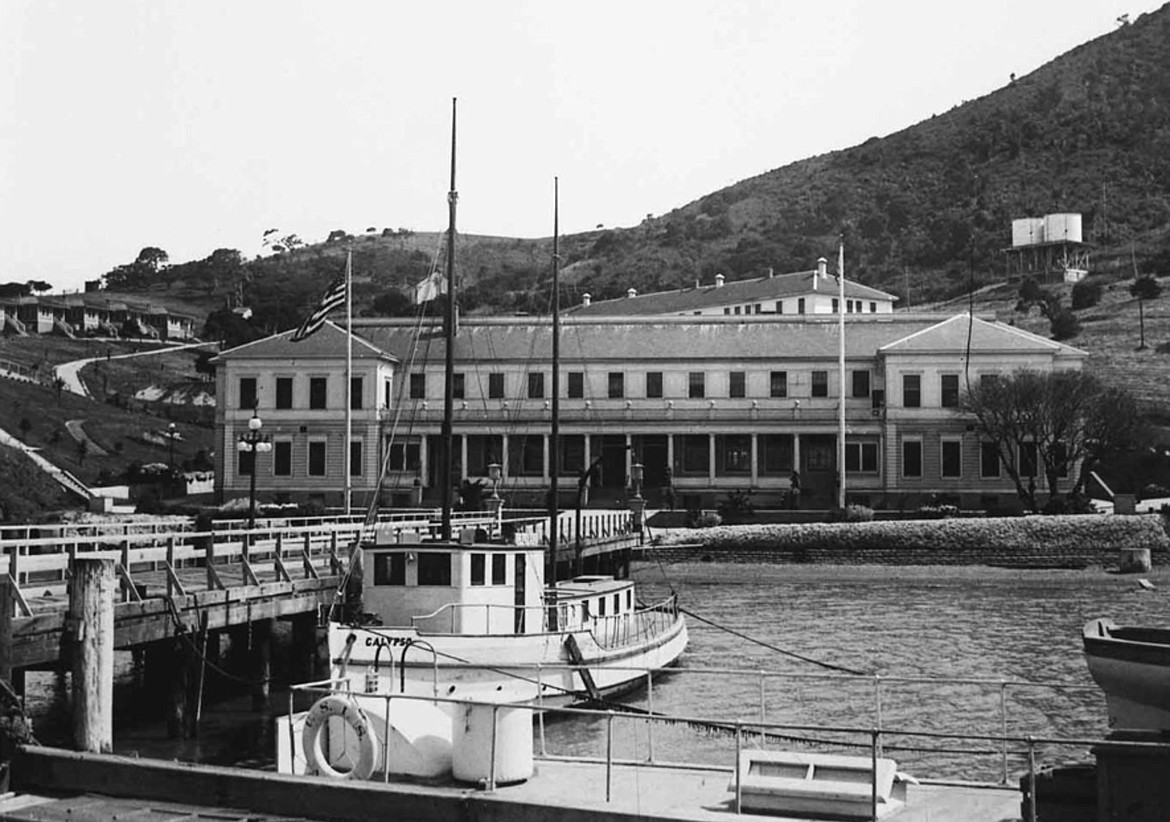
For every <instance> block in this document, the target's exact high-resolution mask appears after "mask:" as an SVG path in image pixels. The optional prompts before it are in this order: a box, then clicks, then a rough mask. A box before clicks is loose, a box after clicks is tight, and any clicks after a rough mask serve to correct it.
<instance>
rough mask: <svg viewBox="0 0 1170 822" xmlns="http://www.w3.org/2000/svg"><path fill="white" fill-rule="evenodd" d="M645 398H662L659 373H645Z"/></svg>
mask: <svg viewBox="0 0 1170 822" xmlns="http://www.w3.org/2000/svg"><path fill="white" fill-rule="evenodd" d="M646 396H647V397H649V398H651V399H660V398H661V397H662V372H661V371H648V372H646Z"/></svg>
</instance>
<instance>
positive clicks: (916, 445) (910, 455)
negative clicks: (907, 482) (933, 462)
mask: <svg viewBox="0 0 1170 822" xmlns="http://www.w3.org/2000/svg"><path fill="white" fill-rule="evenodd" d="M902 476H904V477H921V476H922V440H903V441H902Z"/></svg>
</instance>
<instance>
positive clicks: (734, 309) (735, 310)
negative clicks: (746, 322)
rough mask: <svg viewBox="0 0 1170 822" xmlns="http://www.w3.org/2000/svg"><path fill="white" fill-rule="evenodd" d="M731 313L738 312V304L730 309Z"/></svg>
mask: <svg viewBox="0 0 1170 822" xmlns="http://www.w3.org/2000/svg"><path fill="white" fill-rule="evenodd" d="M732 313H734V314H738V313H739V306H738V305H737V306H736V307H735V308H733V309H732Z"/></svg>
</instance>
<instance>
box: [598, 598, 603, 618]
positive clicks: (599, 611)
mask: <svg viewBox="0 0 1170 822" xmlns="http://www.w3.org/2000/svg"><path fill="white" fill-rule="evenodd" d="M597 615H598V616H605V597H598V598H597Z"/></svg>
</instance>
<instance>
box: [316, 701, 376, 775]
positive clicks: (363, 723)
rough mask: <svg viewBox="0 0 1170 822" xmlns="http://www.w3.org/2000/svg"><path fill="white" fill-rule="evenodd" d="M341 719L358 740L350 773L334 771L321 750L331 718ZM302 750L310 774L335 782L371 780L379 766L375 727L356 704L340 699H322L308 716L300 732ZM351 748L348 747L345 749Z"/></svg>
mask: <svg viewBox="0 0 1170 822" xmlns="http://www.w3.org/2000/svg"><path fill="white" fill-rule="evenodd" d="M334 716H336V717H340V718H341V719H342V720H343V721H344V722H345V724H347V725H348V726H349V727H350V730H352V731H353V734H354V736H355V737H356V738H357V747H358V750H357V760H356V761H355V762H354V763H353V767H352V768H350V769H349V770H348V771H339V770H337V769H336V768H334V767H333V766H332V765H331V764H330V762H329V758H328V757H327V756H326V755H325V751H324V750H323V749H322V741H321V738H322V736H324V735H325V734H323V733H322V732H323V731H325V729H326V728H328V726H329V719H330V717H334ZM301 747H302V748H303V750H304V752H305V764H306V769H307V772H308V773H310V774H314V773H316V774H320V775H321V776H328V777H332V778H333V779H369V778H370V776H371V775H372V774H373V773H374V770H375V769H376V768H377V767H378V740H377V738H376V737H375V735H374V726H373V725H372V724H371V723H370V719H369V717H368V716H366V712H365V711H363V710H362V709H361V708H360V707H359V706H358V704H357V703H356V702H352V701H350V700H348V699H345V698H343V697H340V696H327V697H325V698H324V699H319V700H318V701H317V702H316V704H314V705H313V707H312V708H310V709H309V712H308V714H306V715H305V727H304V730H303V731H301ZM346 747H347V748H348V745H347V746H346Z"/></svg>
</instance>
